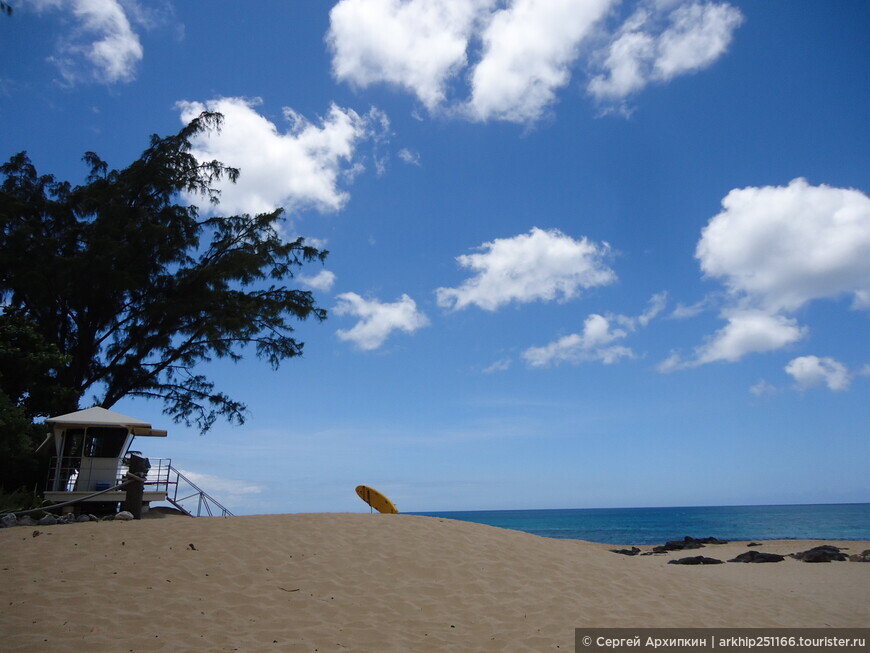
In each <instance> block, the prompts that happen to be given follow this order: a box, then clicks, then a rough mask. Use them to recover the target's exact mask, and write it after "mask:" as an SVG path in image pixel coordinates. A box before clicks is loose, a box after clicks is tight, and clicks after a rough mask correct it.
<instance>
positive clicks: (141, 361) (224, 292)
mask: <svg viewBox="0 0 870 653" xmlns="http://www.w3.org/2000/svg"><path fill="white" fill-rule="evenodd" d="M222 119H223V117H222V116H221V115H220V114H218V113H212V112H204V113H203V114H201V115H200V116H199V117H197V118H196V119H194V120H193V121H192V122H190V124H188V125H187V126H185V127H184V128H183V129H182V130H181V131H179V132H178V133H177V134H174V135H172V136H168V137H163V138H161V137H158V136H156V135H155V136H152V137H151V142H150V146H149V147H148V148H147V149H146V150H145V151H144V152H143V154H142V156H141V157H140V158H139V159H137V160H136V161H134V162H133V163H132V164H130V165H129V166H128V167H126V168H124V169H122V170H114V169H113V170H109V167H108V165H107V164H106V162H104V161H103V160H102V159H100V158H99V157H98V156H97V155H96V154H94V153H93V152H88V153H86V154H85V155H84V161H85V163H86V164H87V167H88V169H89V174H88V176H87V179H86V181H85V183H83V184H81V185H77V186H72V185H71V184H70V183H69V182H65V181H58V180H56V179H55V178H54V176H52V175H40V174H38V173H37V171H36V168H35V166H34V165H33V163H32V162H31V161H30V159H29V158H28V156H27V154H26V153H25V152H21V153H19V154H16V155H15V156H13V157H12V158H11V159H10V160H9V161H8V162H7V163H6V164H4V165H2V166H0V175H2V177H0V178H2V179H3V183H2V186H0V303H2V304H4V305H5V307H6V309H7V310H9V311H15V313H16V314H17V315H19V316H21V317H22V318H23V319H26V320H28V321H29V322H30V323H32V324H33V326H34V328H35V330H36V332H37V333H38V334H39V336H40V337H41V338H42V339H43V340H44V341H45V342H46V343H49V344H50V345H52V346H53V347H55V348H56V350H57V352H58V353H59V355H60V356H61V357H62V360H63V361H64V363H63V364H62V365H60V366H58V368H57V369H56V370H54V371H53V374H54V376H55V378H56V381H57V383H58V384H59V386H60V387H62V388H66V389H67V390H68V399H67V402H66V406H65V410H70V411H72V410H76V409H77V408H79V404H80V403H81V402H83V401H86V400H87V401H88V403H89V404H91V405H97V406H102V407H104V408H110V407H111V406H112V405H113V404H115V403H116V402H117V401H118V400H119V399H121V398H122V397H147V398H154V399H158V400H161V401H162V402H163V404H164V412H165V413H167V414H168V415H170V416H171V417H172V418H173V419H174V420H175V421H181V422H184V423H186V424H188V425H195V426H197V427H198V428H199V429H200V430H201V431H202V432H205V431H207V430H208V429H209V428H210V427H211V426H212V424H213V423H214V421H215V419H216V418H218V417H223V418H226V419H228V420H229V421H231V422H235V423H242V422H243V421H244V417H245V411H246V408H245V406H244V404H243V403H242V402H240V401H239V400H237V399H233V398H231V397H229V396H227V395H226V394H224V393H222V392H220V391H219V390H218V389H216V388H215V386H214V383H213V382H212V381H210V380H209V379H208V378H207V377H206V376H205V375H204V373H203V372H202V369H201V364H202V363H205V362H208V361H210V360H213V359H216V358H227V359H231V360H234V361H237V360H239V359H240V358H241V357H242V355H243V353H246V352H253V353H254V354H255V355H256V356H257V357H258V358H260V359H264V360H265V361H266V362H267V363H268V364H270V365H271V366H272V367H273V368H277V367H278V366H279V364H280V363H281V362H282V361H284V360H285V359H287V358H292V357H295V356H298V355H300V354H301V353H302V348H303V343H302V342H299V341H298V340H297V339H296V338H295V337H294V335H293V334H294V329H293V326H292V324H293V322H294V321H296V320H304V319H306V318H309V317H310V318H313V319H316V320H323V319H325V318H326V311H325V310H323V309H322V308H319V307H317V306H316V305H315V300H314V297H313V296H312V294H311V293H310V292H308V291H304V290H300V289H297V288H291V287H288V283H289V281H290V280H291V279H292V278H293V277H294V273H295V271H296V270H297V269H298V268H299V267H300V266H302V265H303V264H305V263H307V262H316V261H321V262H322V261H323V260H324V258H325V257H326V255H327V252H326V251H322V250H319V249H317V248H315V247H312V246H309V245H307V244H306V243H305V241H304V239H303V238H296V239H286V238H284V237H283V236H282V234H281V224H280V223H281V221H282V209H280V208H279V209H276V210H274V211H272V212H269V213H260V214H257V215H247V214H244V215H232V216H218V215H211V214H208V213H206V212H202V215H201V214H200V211H199V209H198V207H197V206H196V205H194V204H191V203H190V202H189V201H185V198H189V197H191V196H201V197H203V198H204V199H206V200H208V201H209V202H211V203H212V204H215V205H217V204H218V199H219V191H218V190H217V189H216V188H215V185H216V182H218V181H219V180H221V179H224V178H226V179H229V180H231V181H235V180H236V178H237V177H238V175H239V171H238V170H237V169H235V168H232V167H229V166H226V165H224V164H223V163H221V162H219V161H198V160H197V159H196V158H195V157H194V156H193V155H192V154H191V152H190V150H191V139H193V138H194V137H195V136H196V135H198V134H201V133H206V132H209V131H213V130H218V129H220V126H221V122H222ZM198 366H199V367H198Z"/></svg>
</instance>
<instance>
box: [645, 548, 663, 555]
mask: <svg viewBox="0 0 870 653" xmlns="http://www.w3.org/2000/svg"><path fill="white" fill-rule="evenodd" d="M656 548H658V547H656ZM666 553H667V551H646V552H645V553H641V555H642V556H662V555H665V554H666Z"/></svg>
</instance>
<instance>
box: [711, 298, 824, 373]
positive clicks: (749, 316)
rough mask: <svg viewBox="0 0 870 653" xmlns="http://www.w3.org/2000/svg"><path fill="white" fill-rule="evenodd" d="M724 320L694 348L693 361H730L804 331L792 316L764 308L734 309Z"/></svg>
mask: <svg viewBox="0 0 870 653" xmlns="http://www.w3.org/2000/svg"><path fill="white" fill-rule="evenodd" d="M727 319H728V324H727V325H725V326H724V327H723V328H721V329H720V330H719V331H717V332H716V334H715V335H714V336H713V337H712V338H711V339H710V340H709V342H707V343H706V344H705V345H703V346H702V347H700V348H699V349H698V351H697V352H696V353H697V357H696V359H695V361H694V364H698V365H702V364H704V363H712V362H714V361H728V362H734V361H737V360H740V359H741V358H743V357H744V356H745V355H747V354H754V353H763V352H766V351H773V350H776V349H781V348H783V347H785V346H786V345H790V344H792V343H795V342H797V341H798V340H801V339H802V338H804V337H805V336H806V334H807V329H806V327H801V326H799V325H798V323H797V320H795V319H794V318H788V317H785V316H783V315H770V314H768V313H766V312H764V311H735V312H733V313H730V314H729V315H728V316H727Z"/></svg>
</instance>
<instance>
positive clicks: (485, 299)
mask: <svg viewBox="0 0 870 653" xmlns="http://www.w3.org/2000/svg"><path fill="white" fill-rule="evenodd" d="M479 249H480V252H478V253H475V254H463V255H462V256H459V257H457V259H456V260H457V261H458V263H459V265H460V266H462V267H463V268H467V269H469V270H472V271H473V272H474V273H475V274H474V276H473V277H471V278H470V279H467V280H466V281H465V282H464V283H463V284H462V285H461V286H459V287H457V288H438V289H437V290H436V291H435V293H436V297H437V300H438V305H439V306H441V307H442V308H447V309H453V310H459V309H463V308H467V307H468V306H472V305H475V306H478V307H480V308H482V309H485V310H488V311H494V310H496V309H498V308H500V307H502V306H504V305H505V304H508V303H510V302H514V301H515V302H519V303H527V302H533V301H552V300H554V299H561V300H563V301H564V300H569V299H573V298H574V297H576V296H578V295H579V293H580V290H581V289H583V288H592V287H594V286H603V285H607V284H609V283H613V282H614V281H615V280H616V274H615V273H614V272H613V270H611V269H610V268H609V267H608V266H607V264H606V263H605V260H606V259H607V258H608V256H609V252H610V247H609V246H608V245H607V243H602V244H596V243H593V242H591V241H589V240H588V239H586V238H582V239H580V240H575V239H573V238H571V237H570V236H567V235H565V234H563V233H562V232H561V231H558V230H556V229H553V230H550V231H545V230H543V229H538V228H537V227H535V228H534V229H532V230H531V231H530V232H529V233H527V234H520V235H518V236H514V237H513V238H499V239H496V240H494V241H492V242H489V243H484V244H483V245H481V246H480V247H479Z"/></svg>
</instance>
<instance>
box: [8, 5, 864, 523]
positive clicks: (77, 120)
mask: <svg viewBox="0 0 870 653" xmlns="http://www.w3.org/2000/svg"><path fill="white" fill-rule="evenodd" d="M11 4H12V5H13V7H14V10H15V11H14V14H13V15H12V16H11V17H0V55H2V59H0V61H2V64H0V121H2V122H0V124H2V129H0V156H2V157H3V158H4V159H6V158H8V157H9V156H11V155H12V154H14V153H16V152H18V151H20V150H27V151H28V153H29V155H30V157H31V158H32V160H33V161H34V163H35V165H36V166H37V169H38V170H39V171H40V172H42V173H53V174H55V175H57V176H58V177H60V178H64V179H68V180H70V181H73V182H81V181H82V180H83V178H84V174H85V168H84V165H83V164H82V162H81V155H82V154H83V153H84V152H86V151H89V150H92V151H95V152H97V153H98V154H99V155H100V156H101V157H102V158H103V159H105V160H107V161H108V162H109V164H110V165H112V166H115V167H123V166H125V165H126V164H128V163H129V162H130V161H132V160H133V159H134V158H136V157H137V156H138V155H139V153H141V151H142V150H143V149H144V148H145V147H146V145H147V139H148V137H149V135H150V134H152V133H158V134H161V135H167V134H170V133H173V132H175V131H177V130H178V129H179V128H180V127H181V126H182V124H183V121H185V120H188V119H190V118H191V117H193V116H195V115H196V114H197V113H198V111H200V110H202V109H203V108H210V109H215V110H220V111H222V112H223V113H224V115H225V117H226V122H225V125H224V129H223V131H222V132H221V133H220V134H219V135H215V136H212V137H210V138H203V139H202V140H201V141H199V142H197V143H196V152H197V153H198V154H199V155H200V156H202V157H206V156H208V157H209V158H219V159H220V160H222V161H223V162H224V163H226V164H229V165H233V166H236V167H239V168H240V169H241V177H240V179H239V182H238V184H237V185H236V186H235V187H233V188H226V189H224V192H223V196H222V198H223V199H222V205H221V206H220V207H219V208H218V210H219V211H225V212H227V213H230V212H232V213H237V212H255V211H262V210H270V209H272V208H274V207H276V206H284V207H286V208H287V210H288V220H287V222H286V224H285V225H284V229H285V230H286V233H287V235H288V237H289V236H294V235H297V234H298V235H304V236H305V237H306V238H309V239H311V240H312V241H314V242H315V243H319V244H321V245H322V246H324V247H326V248H327V249H329V250H330V256H329V258H328V260H327V262H326V264H325V265H324V266H322V267H321V266H319V265H316V266H310V267H308V268H306V269H304V270H302V271H300V275H299V276H298V278H297V279H296V280H295V281H296V282H297V283H298V284H299V285H300V287H305V288H311V289H313V290H314V292H315V295H316V297H317V299H318V303H319V305H321V306H323V307H325V308H327V309H329V312H330V316H329V319H328V320H327V321H326V322H324V323H322V324H317V323H301V324H299V328H298V331H297V334H298V336H299V338H300V339H302V340H303V341H304V342H305V343H306V344H305V355H304V357H303V358H301V359H295V360H291V361H288V362H286V363H285V364H284V365H283V366H282V367H281V369H280V370H278V371H272V370H271V369H270V368H269V366H268V365H267V364H265V363H261V362H259V361H257V360H256V358H254V357H253V355H251V356H249V357H247V358H246V359H245V360H244V361H243V362H241V363H238V364H231V363H226V362H217V363H212V364H209V365H207V366H204V372H206V373H207V374H208V375H209V376H210V377H211V378H212V379H213V380H215V381H216V383H217V385H218V387H219V388H220V389H222V390H224V391H226V392H227V393H228V394H230V395H231V396H233V397H235V398H238V399H240V400H242V401H244V402H245V403H246V404H247V405H248V407H249V409H250V414H249V417H248V420H247V423H246V424H245V425H244V426H242V427H233V426H230V425H227V424H223V423H219V424H217V425H216V426H215V428H214V429H213V431H211V432H210V433H208V434H207V435H205V436H200V435H199V434H198V433H197V432H196V431H194V430H192V429H187V428H185V427H183V426H180V425H174V424H172V423H171V422H169V421H168V420H167V419H166V418H165V417H164V416H163V415H162V414H161V406H160V404H158V403H149V402H146V401H141V400H125V401H122V402H120V403H119V404H116V405H115V406H114V409H115V410H118V411H120V412H123V413H127V414H130V415H133V416H135V417H139V418H141V419H147V420H150V421H151V422H152V423H153V424H154V426H155V427H157V428H161V427H165V428H168V429H169V431H170V436H169V438H168V439H167V440H165V441H153V442H151V441H148V442H142V443H140V445H141V446H142V447H145V448H146V449H145V452H146V454H148V455H150V456H152V457H159V456H166V457H171V458H172V459H173V462H174V464H175V465H176V466H177V467H179V468H181V469H183V470H186V471H189V472H192V473H193V474H194V475H195V476H194V477H195V478H197V479H199V480H200V481H201V483H202V485H203V486H204V487H205V489H206V490H209V491H211V492H212V493H213V494H214V495H216V496H217V497H218V498H219V499H220V500H222V501H223V502H224V503H226V504H227V505H228V506H229V507H230V508H231V509H232V510H233V511H235V512H237V513H275V512H303V511H362V510H366V507H365V506H364V505H363V504H362V503H361V502H360V501H359V499H358V498H357V497H356V495H355V494H354V492H353V489H354V486H356V485H357V484H359V483H365V484H369V485H372V486H373V487H376V488H378V489H380V490H381V491H383V492H384V493H385V494H387V495H388V496H389V497H391V498H392V499H393V501H394V502H395V503H396V504H397V505H398V507H399V509H400V510H403V511H437V510H462V509H511V508H587V507H588V508H595V507H621V506H624V507H630V506H670V505H722V504H764V503H817V502H819V503H822V502H866V501H870V483H868V480H867V471H866V470H867V461H868V460H870V438H868V417H870V410H868V390H870V350H868V346H867V342H868V339H867V334H868V317H870V314H868V309H870V198H868V196H867V193H868V192H870V165H868V164H870V156H868V144H870V112H868V110H867V107H868V106H870V76H868V75H867V66H868V63H870V42H868V40H867V38H866V25H867V24H868V19H870V6H868V5H867V4H866V3H863V2H845V1H843V2H839V1H838V2H826V3H821V2H811V1H801V0H781V1H778V0H770V1H768V2H763V3H760V2H739V1H733V2H728V3H726V2H705V1H701V0H646V1H637V0H635V1H628V0H624V1H622V2H614V1H611V0H574V1H570V0H559V1H556V0H499V1H495V0H407V1H405V0H402V1H400V0H341V1H340V2H326V1H323V2H315V1H313V0H312V1H310V2H309V1H305V2H283V1H277V0H276V1H266V0H262V1H260V2H257V3H239V2H223V1H220V2H212V3H209V4H208V9H207V10H206V9H205V7H204V5H203V4H202V3H190V2H169V1H168V0H164V1H158V2H147V3H146V2H134V1H133V0H29V1H26V0H19V1H17V2H15V1H12V2H11ZM191 201H198V200H195V198H192V199H191ZM83 407H84V406H83Z"/></svg>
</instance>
